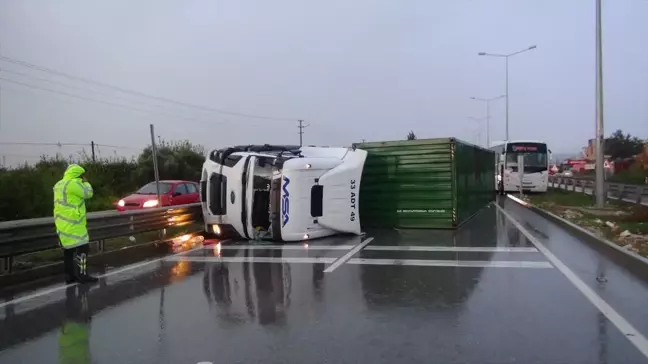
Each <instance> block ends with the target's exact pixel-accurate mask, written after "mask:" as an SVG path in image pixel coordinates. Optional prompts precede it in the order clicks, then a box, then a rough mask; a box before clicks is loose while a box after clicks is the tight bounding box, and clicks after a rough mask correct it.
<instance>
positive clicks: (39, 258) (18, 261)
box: [13, 224, 203, 271]
mask: <svg viewBox="0 0 648 364" xmlns="http://www.w3.org/2000/svg"><path fill="white" fill-rule="evenodd" d="M202 230H203V225H202V224H193V225H187V226H179V227H171V228H168V229H166V237H165V239H172V238H175V237H178V236H180V235H183V234H187V233H191V232H198V231H202ZM132 238H134V239H131V236H123V237H119V238H114V239H107V240H105V241H104V252H109V251H115V250H119V249H124V248H128V247H131V246H134V245H138V244H144V243H148V242H152V241H156V240H158V239H159V233H158V232H157V231H149V232H146V233H141V234H133V235H132ZM97 253H99V251H98V250H97V244H94V243H91V244H90V256H92V255H93V254H97ZM62 260H63V251H62V250H61V249H50V250H44V251H41V252H36V253H31V254H25V255H19V256H17V257H15V259H14V266H13V270H14V271H20V270H26V269H31V268H36V267H39V266H43V265H47V264H52V263H56V262H60V261H62Z"/></svg>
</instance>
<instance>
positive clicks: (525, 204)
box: [506, 195, 529, 206]
mask: <svg viewBox="0 0 648 364" xmlns="http://www.w3.org/2000/svg"><path fill="white" fill-rule="evenodd" d="M506 197H508V198H510V199H511V200H513V201H515V202H517V203H519V204H520V205H522V206H529V203H528V202H526V201H524V200H520V199H519V198H517V197H515V196H513V195H506Z"/></svg>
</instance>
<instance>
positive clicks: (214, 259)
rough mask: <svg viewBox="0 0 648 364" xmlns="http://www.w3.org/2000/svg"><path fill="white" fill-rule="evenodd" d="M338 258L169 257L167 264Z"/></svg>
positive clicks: (328, 262) (287, 261)
mask: <svg viewBox="0 0 648 364" xmlns="http://www.w3.org/2000/svg"><path fill="white" fill-rule="evenodd" d="M335 260H336V258H318V257H307V258H297V257H192V256H180V257H168V258H166V259H165V261H166V262H196V263H306V264H314V263H327V264H330V263H333V262H334V261H335Z"/></svg>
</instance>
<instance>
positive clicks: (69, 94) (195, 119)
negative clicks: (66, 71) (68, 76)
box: [0, 77, 260, 126]
mask: <svg viewBox="0 0 648 364" xmlns="http://www.w3.org/2000/svg"><path fill="white" fill-rule="evenodd" d="M0 80H3V81H6V82H11V83H15V84H17V85H21V86H25V87H29V88H33V89H38V90H42V91H48V92H53V93H55V94H59V95H64V96H68V97H73V98H77V99H81V100H86V101H92V102H97V103H100V104H106V105H111V106H117V107H121V108H124V109H129V110H134V111H139V112H143V113H151V114H158V115H163V116H167V117H172V118H178V119H185V120H191V121H199V122H202V123H232V122H233V121H230V120H225V121H207V120H203V119H197V118H192V117H187V116H181V115H175V114H168V113H163V112H159V111H154V110H147V109H141V108H138V107H133V106H128V105H122V104H117V103H114V102H110V101H104V100H97V99H93V98H90V97H85V96H79V95H75V94H71V93H67V92H63V91H59V90H53V89H50V88H47V87H40V86H34V85H30V84H27V83H24V82H19V81H15V80H11V79H8V78H4V77H0ZM251 125H257V126H260V124H251Z"/></svg>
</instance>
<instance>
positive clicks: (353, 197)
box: [349, 179, 356, 221]
mask: <svg viewBox="0 0 648 364" xmlns="http://www.w3.org/2000/svg"><path fill="white" fill-rule="evenodd" d="M355 189H356V181H355V180H354V179H352V180H351V216H350V217H349V220H351V221H355V219H356V213H355V210H356V193H355V191H354V190H355Z"/></svg>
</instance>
